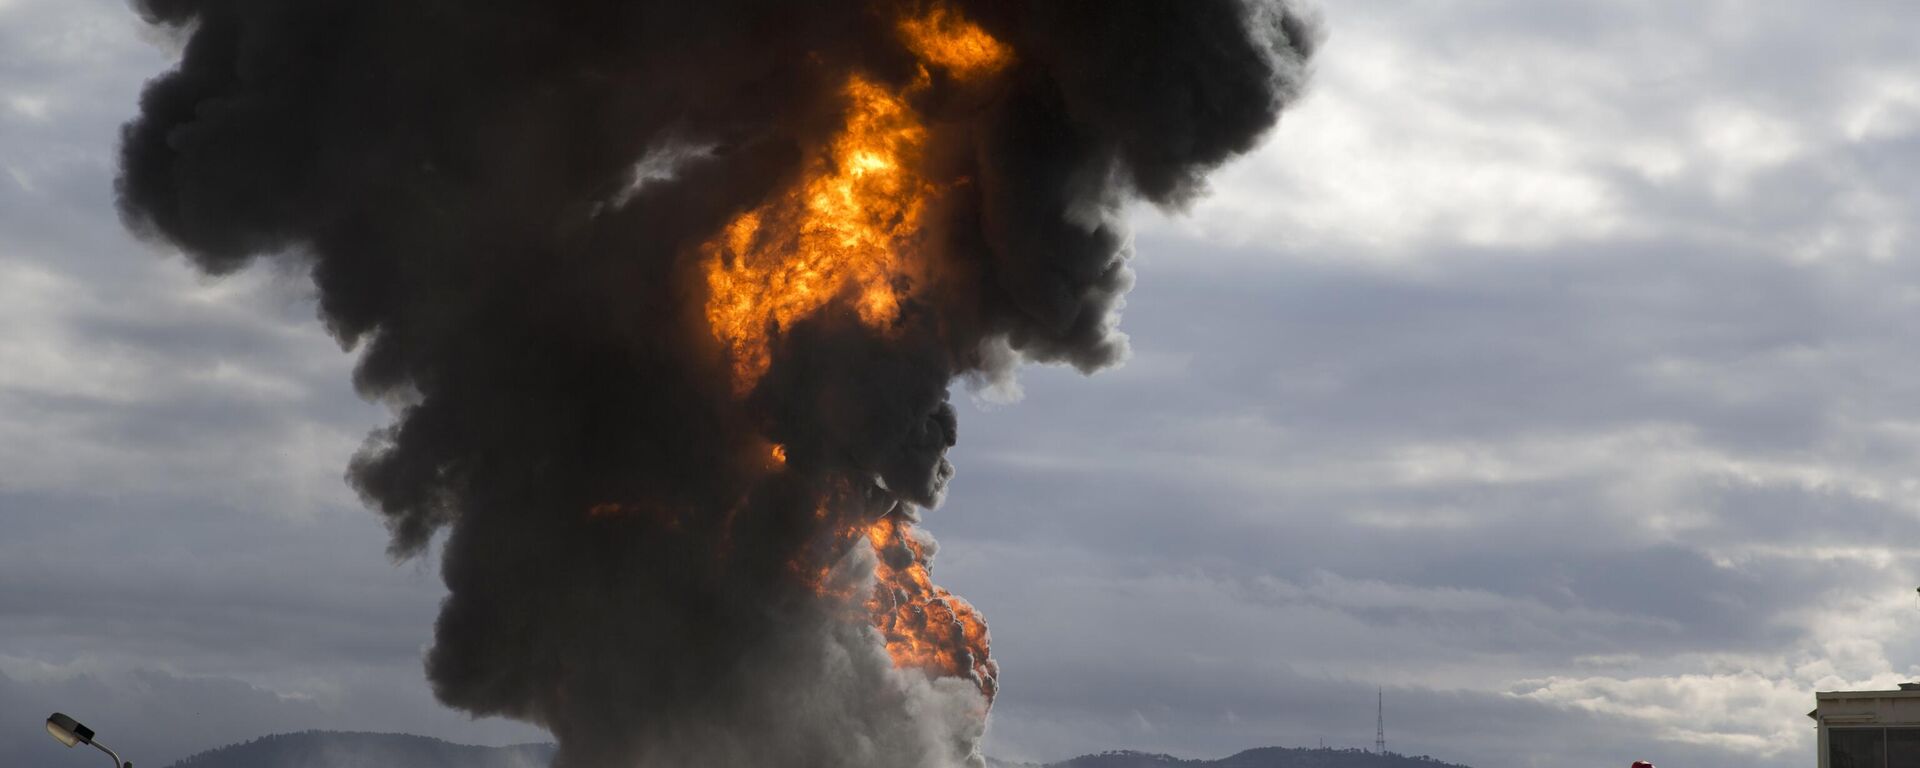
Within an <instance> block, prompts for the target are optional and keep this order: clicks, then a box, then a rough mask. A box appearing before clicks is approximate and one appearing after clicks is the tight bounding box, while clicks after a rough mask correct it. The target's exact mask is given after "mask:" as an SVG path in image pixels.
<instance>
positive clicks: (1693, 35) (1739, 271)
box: [0, 0, 1920, 768]
mask: <svg viewBox="0 0 1920 768" xmlns="http://www.w3.org/2000/svg"><path fill="white" fill-rule="evenodd" d="M1325 16H1326V21H1327V25H1328V28H1329V30H1330V37H1329V39H1328V42H1327V45H1326V46H1325V48H1324V50H1323V52H1322V56H1321V58H1320V59H1319V62H1318V71H1317V76H1316V80H1315V83H1314V85H1313V87H1312V91H1311V93H1310V95H1309V96H1308V97H1307V99H1306V100H1305V101H1304V102H1303V103H1302V104H1301V105H1300V106H1299V108H1297V109H1296V110H1294V111H1292V112H1290V113H1288V114H1287V115H1286V116H1285V117H1284V118H1283V122H1282V125H1281V127H1280V129H1279V130H1278V131H1277V132H1276V133H1275V135H1273V136H1272V137H1271V140H1270V141H1269V143H1268V144H1267V146H1266V147H1265V148H1264V149H1262V150H1261V151H1260V152H1259V153H1258V154H1257V155H1255V156H1253V157H1250V158H1247V159H1246V160H1244V161H1242V162H1240V163H1238V164H1236V165H1234V166H1232V167H1230V168H1228V169H1226V170H1225V171H1224V172H1223V173H1222V174H1220V175H1219V176H1218V177H1217V178H1216V183H1215V185H1214V191H1213V195H1212V196H1211V197H1209V198H1208V199H1206V200H1204V201H1202V202H1201V203H1199V204H1198V205H1196V206H1195V207H1194V208H1193V210H1191V211H1189V212H1186V213H1185V214H1184V215H1179V216H1173V217H1168V216H1166V215H1164V214H1163V213H1161V212H1158V211H1153V210H1141V211H1138V212H1136V213H1135V223H1136V226H1137V228H1138V231H1139V235H1138V239H1137V243H1136V246H1137V260H1136V266H1137V268H1138V270H1139V273H1140V279H1139V284H1138V287H1137V288H1136V289H1135V290H1134V292H1133V294H1132V295H1131V297H1130V298H1129V300H1128V306H1127V310H1126V315H1125V320H1124V325H1123V327H1124V328H1125V330H1127V331H1128V332H1129V333H1130V334H1131V335H1132V337H1133V349H1134V357H1133V359H1132V360H1131V361H1130V362H1129V363H1128V364H1127V365H1126V366H1125V367H1124V368H1121V369H1119V370H1115V371H1108V372H1105V373H1102V374H1100V375H1097V376H1094V377H1092V378H1086V377H1082V376H1080V375H1078V374H1076V373H1073V372H1071V371H1063V370H1058V369H1029V370H1027V371H1026V372H1025V373H1024V375H1023V376H1022V378H1021V381H1020V385H1021V389H1022V390H1023V395H1024V396H1023V397H1022V398H1021V399H1019V400H1018V401H1017V402H1010V395H1011V394H1012V393H1009V392H1006V391H990V392H971V391H969V390H967V389H966V388H964V387H957V388H956V392H957V394H958V397H959V399H960V400H961V401H962V406H961V426H960V444H959V446H958V447H957V448H956V449H955V451H954V453H953V458H954V460H955V463H956V464H958V466H959V468H960V474H959V476H958V478H957V479H956V480H955V482H954V485H953V487H952V491H951V494H950V495H949V500H948V502H947V504H946V506H944V507H943V508H941V509H939V510H937V511H934V512H932V513H930V514H929V515H928V518H927V522H928V527H929V528H930V529H931V530H932V531H933V532H934V533H935V534H936V535H937V536H938V537H939V538H940V540H941V542H942V547H941V551H940V559H939V562H938V565H937V568H936V575H937V576H938V577H939V578H940V580H941V581H942V582H943V583H944V584H946V585H947V586H950V587H952V588H953V589H954V590H955V591H956V592H959V593H961V594H964V595H966V596H968V597H969V598H971V599H972V600H973V601H974V602H975V603H976V604H978V605H979V606H980V607H981V608H982V610H983V611H985V613H986V614H987V616H988V618H989V619H990V621H991V622H992V629H993V636H994V641H995V644H994V655H995V657H996V658H998V659H1000V660H1001V664H1002V668H1003V675H1002V683H1003V686H1004V687H1003V693H1002V695H1001V697H1000V699H999V700H998V702H997V704H996V708H995V716H996V718H995V722H994V725H993V731H992V733H991V735H990V737H989V750H988V751H989V752H990V753H992V754H996V755H1000V756H1003V757H1008V758H1017V759H1037V760H1045V759H1060V758H1064V757H1069V756H1072V755H1075V754H1079V753H1083V752H1089V751H1098V750H1104V749H1113V748H1133V749H1145V750H1154V751H1166V752H1172V753H1175V754H1178V755H1181V756H1187V757H1217V756H1223V755H1226V754H1229V753H1231V752H1234V751H1237V750H1240V749H1243V748H1247V747H1253V746H1263V745H1283V746H1312V745H1314V744H1316V743H1317V742H1318V740H1320V739H1324V740H1325V742H1326V743H1327V744H1328V745H1332V746H1370V745H1371V742H1372V740H1373V725H1374V722H1373V716H1374V692H1375V690H1376V688H1384V690H1385V696H1386V702H1387V703H1386V707H1387V738H1388V741H1389V746H1390V747H1391V748H1393V749H1394V750H1395V751H1399V752H1403V753H1408V754H1423V753H1424V754H1431V755H1433V756H1435V757H1439V758H1443V759H1446V760H1449V761H1454V762H1462V763H1467V764H1470V765H1473V766H1475V767H1476V768H1517V767H1519V766H1576V765H1620V766H1624V765H1626V764H1627V762H1629V761H1631V760H1634V759H1642V758H1644V759H1651V760H1653V761H1655V762H1657V763H1659V764H1662V765H1669V764H1671V765H1676V766H1679V765H1684V766H1696V767H1701V768H1707V767H1724V768H1736V767H1738V768H1746V767H1748V766H1763V767H1765V766H1782V767H1784V766H1803V765H1806V764H1807V763H1808V762H1809V761H1810V760H1812V759H1813V728H1812V721H1810V720H1808V719H1807V718H1806V716H1805V713H1806V712H1807V711H1808V710H1810V709H1812V707H1813V691H1815V690H1828V689H1838V688H1850V687H1881V688H1890V687H1892V686H1893V684H1895V683H1897V682H1900V681H1903V680H1907V679H1910V678H1920V636H1916V634H1915V630H1916V629H1920V601H1916V597H1915V594H1914V592H1913V588H1914V586H1915V585H1916V584H1920V573H1917V572H1916V571H1920V550H1916V548H1915V547H1916V545H1920V355H1916V354H1915V352H1916V346H1917V345H1916V343H1915V341H1916V339H1920V260H1917V259H1916V257H1920V253H1916V242H1915V238H1914V233H1913V227H1912V225H1911V222H1913V221H1915V218H1916V217H1915V213H1916V206H1917V205H1920V196H1916V194H1915V192H1916V189H1915V187H1916V186H1920V58H1916V57H1915V56H1914V55H1913V43H1912V36H1913V32H1914V30H1916V29H1920V5H1916V4H1913V3H1900V2H1882V3H1869V2H1856V3H1843V2H1813V1H1811V0H1806V1H1803V2H1772V3H1739V2H1706V1H1704V0H1702V1H1699V2H1678V3H1675V2H1653V1H1652V0H1646V1H1628V0H1609V1H1606V2H1601V1H1599V0H1581V1H1568V2H1554V3H1541V2H1538V1H1537V0H1472V1H1467V0H1462V1H1460V2H1444V3H1443V2H1405V1H1401V2H1386V1H1385V0H1381V1H1379V2H1373V1H1371V0H1342V1H1339V2H1329V3H1327V7H1326V8H1325ZM172 55H173V51H172V49H171V48H170V43H169V42H168V41H167V40H166V39H164V38H163V37H161V36H158V35H155V34H153V33H151V32H149V31H146V30H144V29H143V28H142V27H141V25H140V24H139V23H138V21H137V20H136V19H135V17H134V16H133V14H132V13H131V12H130V11H128V10H127V9H126V8H125V7H124V6H123V5H122V4H121V3H120V2H119V1H118V0H0V170H4V173H0V764H6V765H35V766H39V765H46V766H53V765H64V764H68V763H70V762H73V761H75V760H79V759H84V758H79V757H78V756H73V755H67V754H61V753H59V747H58V745H56V744H54V743H53V742H52V740H50V739H48V738H47V737H46V736H45V734H44V733H42V732H41V730H40V721H41V718H43V717H44V716H45V715H46V713H47V712H50V711H53V710H55V709H60V710H64V711H67V712H69V713H71V714H74V715H76V716H78V717H79V718H80V719H81V720H82V721H84V722H87V723H89V724H90V725H93V726H94V727H95V728H96V729H98V730H99V731H100V732H101V734H102V736H103V738H105V737H107V736H108V735H111V736H112V737H113V740H111V741H110V742H109V743H112V744H114V745H115V746H116V747H119V748H121V749H122V750H123V752H127V753H129V754H128V756H129V757H130V758H132V759H134V760H135V761H136V762H138V763H140V764H142V765H146V766H160V765H164V764H165V763H167V762H170V761H172V760H174V759H176V758H178V757H182V756H184V755H186V754H188V753H191V752H193V751H196V750H199V749H204V748H209V747H213V746H218V745H220V744H224V743H227V742H231V741H236V740H242V739H247V738H251V737H254V736H259V735H263V734H266V733H270V732H278V731H289V730H300V729H306V728H337V729H369V730H402V731H411V732H417V733H425V734H429V735H435V736H441V737H445V738H449V739H454V740H459V741H467V742H475V743H506V742H512V741H525V740H537V739H542V738H544V735H543V734H542V733H540V732H539V731H537V730H534V729H532V728H528V727H526V726H521V725H517V724H513V723H508V722H503V721H479V722H474V721H470V720H468V719H466V718H465V717H464V716H461V715H458V714H454V713H451V712H448V711H445V710H443V709H441V708H440V707H438V706H437V705H436V704H435V703H434V702H433V700H432V696H431V695H430V694H429V693H428V691H427V689H426V685H425V682H424V680H423V677H422V674H421V669H420V655H421V652H422V650H423V648H424V647H425V644H426V643H427V642H428V640H429V638H430V636H431V623H432V620H433V617H434V614H435V611H436V607H437V603H438V600H439V596H440V594H441V587H440V585H439V582H438V579H437V576H436V567H437V566H436V565H435V564H434V563H432V562H424V563H422V562H409V563H404V564H400V565H395V564H393V563H392V562H391V561H389V560H388V559H387V557H386V556H385V554H384V552H383V548H384V545H385V539H386V536H385V531H384V530H383V529H382V527H381V526H380V524H379V523H378V521H377V520H376V518H375V516H374V515H372V514H371V513H369V512H367V511H365V510H363V509H362V508H361V507H360V506H359V504H358V502H357V501H356V499H355V498H354V496H353V494H352V493H351V492H350V491H349V490H348V489H347V488H346V486H345V484H344V483H343V482H342V480H341V476H342V473H343V470H344V468H345V465H346V462H347V458H348V456H349V455H351V454H352V452H353V451H354V450H355V448H357V447H358V445H359V444H360V441H361V439H362V436H363V435H364V434H365V433H366V432H367V430H368V429H370V428H372V427H374V426H375V425H378V424H380V423H382V421H383V420H384V418H385V413H384V412H383V410H382V409H381V408H380V407H378V406H374V405H369V404H366V403H362V402H360V401H359V400H358V399H357V398H356V397H355V396H354V394H353V393H352V391H351V388H350V385H349V381H348V380H349V371H350V369H351V366H352V359H351V357H350V356H349V355H348V354H346V353H343V352H342V351H341V350H340V349H339V348H338V347H337V346H336V345H335V344H334V343H333V342H332V341H330V340H329V339H328V338H327V337H326V335H325V334H324V333H323V332H322V329H321V326H320V324H319V323H318V322H317V321H315V319H314V315H315V308H314V306H313V302H312V299H311V293H310V289H309V288H308V287H307V285H306V284H305V282H304V277H303V276H301V275H299V274H297V273H293V272H276V271H274V269H272V268H270V267H268V268H262V267H256V268H254V269H252V270H250V271H247V272H243V273H241V274H239V275H237V276H233V277H229V278H224V279H217V280H216V279H208V278H203V277H199V276H196V274H195V273H194V272H193V270H192V269H190V268H189V266H188V265H187V264H186V262H185V260H184V259H183V258H181V257H180V256H178V255H176V254H172V253H169V252H166V251H165V250H163V249H159V248H157V247H155V246H151V245H146V244H142V243H140V242H137V241H135V240H134V239H133V238H131V237H130V236H129V235H127V234H126V233H125V231H124V230H123V229H122V228H121V227H120V225H119V223H118V221H117V219H116V217H115V215H114V213H113V205H112V188H111V184H112V181H111V180H112V176H113V152H114V146H115V141H116V137H117V132H118V126H119V124H120V123H121V122H123V121H124V120H126V119H127V118H128V117H129V116H131V115H132V114H133V112H134V105H135V99H136V96H137V93H138V89H139V87H140V85H141V83H142V82H143V81H144V80H145V79H146V78H148V77H151V76H153V75H155V74H157V73H158V72H160V71H161V70H162V69H164V68H165V67H166V66H167V64H168V62H169V61H170V59H171V57H172Z"/></svg>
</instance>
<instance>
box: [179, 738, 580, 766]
mask: <svg viewBox="0 0 1920 768" xmlns="http://www.w3.org/2000/svg"><path fill="white" fill-rule="evenodd" d="M553 752H554V747H553V745H552V744H516V745H514V746H510V747H476V746H472V745H468V744H455V743H453V742H450V741H441V740H440V739H435V738H431V737H427V736H415V735H412V734H406V733H365V732H359V731H301V732H299V733H282V734H275V735H273V736H262V737H260V738H258V739H254V740H252V741H246V742H241V743H238V744H229V745H227V746H224V747H220V748H217V749H210V750H207V751H205V752H201V753H200V754H197V755H194V756H192V757H189V758H187V759H185V760H181V761H179V762H177V763H174V764H173V765H172V767H171V768H547V764H548V763H550V762H552V761H553Z"/></svg>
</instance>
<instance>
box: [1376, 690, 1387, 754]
mask: <svg viewBox="0 0 1920 768" xmlns="http://www.w3.org/2000/svg"><path fill="white" fill-rule="evenodd" d="M1373 696H1374V699H1373V704H1374V715H1373V751H1375V752H1378V753H1380V754H1382V755H1384V754H1386V753H1387V695H1386V693H1385V691H1384V690H1383V689H1379V688H1376V689H1374V691H1373Z"/></svg>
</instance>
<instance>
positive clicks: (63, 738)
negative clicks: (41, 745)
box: [47, 712, 133, 768]
mask: <svg viewBox="0 0 1920 768" xmlns="http://www.w3.org/2000/svg"><path fill="white" fill-rule="evenodd" d="M47 733H50V734H53V737H54V738H55V739H59V740H60V743H62V744H65V745H67V746H68V747H72V746H73V745H75V744H87V745H89V746H91V747H93V748H94V749H97V750H100V751H102V752H105V753H107V756H108V757H111V758H113V768H133V763H126V762H121V761H120V755H118V754H116V753H115V752H114V751H113V750H111V749H107V745H105V744H102V743H100V742H97V741H94V740H93V729H92V728H88V727H86V726H84V725H81V724H80V723H79V722H78V721H76V720H74V719H73V718H71V717H67V716H66V715H63V714H60V713H59V712H55V713H53V714H51V715H47Z"/></svg>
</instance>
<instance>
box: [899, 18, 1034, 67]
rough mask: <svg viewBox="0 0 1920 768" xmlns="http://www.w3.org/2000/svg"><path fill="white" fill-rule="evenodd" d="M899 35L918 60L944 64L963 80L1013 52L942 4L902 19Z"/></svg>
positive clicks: (1009, 57) (1004, 62)
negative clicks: (920, 13)
mask: <svg viewBox="0 0 1920 768" xmlns="http://www.w3.org/2000/svg"><path fill="white" fill-rule="evenodd" d="M900 39H901V40H902V41H903V42H905V43H906V44H907V50H910V51H913V55H915V56H918V57H920V60H921V61H924V62H927V63H929V64H933V65H936V66H940V67H943V68H945V69H946V70H947V71H949V72H951V73H953V76H954V77H957V78H960V79H962V80H971V79H973V78H976V77H979V76H981V75H987V74H992V73H994V72H997V71H999V70H1000V69H1001V68H1002V67H1005V66H1006V65H1007V63H1008V62H1011V61H1013V54H1012V53H1010V52H1009V51H1008V50H1007V47H1006V46H1005V45H1001V44H1000V41H998V40H995V39H993V36H992V35H989V34H987V32H986V30H983V29H981V28H979V27H977V26H974V25H973V24H972V23H971V22H968V21H967V20H966V19H963V18H961V17H960V14H958V13H955V12H953V11H951V10H949V9H947V8H946V7H944V6H942V7H935V8H934V9H933V10H932V11H930V12H928V13H927V15H925V16H920V17H917V18H910V19H905V20H903V21H901V22H900Z"/></svg>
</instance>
